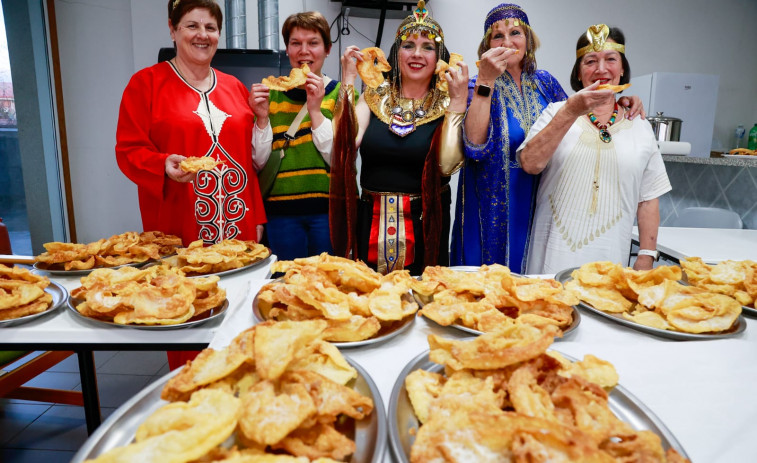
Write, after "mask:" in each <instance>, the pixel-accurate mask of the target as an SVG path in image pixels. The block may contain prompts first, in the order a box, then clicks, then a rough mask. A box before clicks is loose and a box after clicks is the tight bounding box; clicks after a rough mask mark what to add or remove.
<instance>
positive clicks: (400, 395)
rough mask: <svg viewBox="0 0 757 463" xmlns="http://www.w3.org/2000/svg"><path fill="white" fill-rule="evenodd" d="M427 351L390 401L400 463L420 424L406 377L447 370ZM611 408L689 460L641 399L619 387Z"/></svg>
mask: <svg viewBox="0 0 757 463" xmlns="http://www.w3.org/2000/svg"><path fill="white" fill-rule="evenodd" d="M562 355H563V356H564V357H565V358H566V359H568V360H571V361H576V359H575V358H573V357H571V356H569V355H565V354H562ZM428 356H429V351H426V352H424V353H422V354H420V355H418V356H417V357H415V358H414V359H413V360H411V361H410V363H408V364H407V366H405V368H404V369H403V370H402V372H401V373H400V375H399V377H398V378H397V381H396V382H395V383H394V387H393V388H392V395H391V397H390V399H389V418H388V421H389V447H390V448H391V449H392V453H393V454H394V457H395V458H396V460H397V461H398V462H400V463H409V462H410V449H411V448H412V446H413V442H415V434H416V433H415V431H417V430H418V428H419V427H420V422H419V421H418V419H417V418H416V417H415V412H414V411H413V406H412V404H411V403H410V398H409V397H408V395H407V390H406V389H405V378H407V375H409V374H410V373H411V372H413V371H415V370H419V369H423V370H426V371H431V372H434V373H443V372H444V367H443V366H442V365H439V364H437V363H434V362H431V361H430V360H429V358H428ZM608 405H609V407H610V410H612V412H613V413H614V414H615V416H617V417H618V418H619V419H621V420H623V421H625V422H626V423H628V424H630V425H631V427H633V428H634V429H636V430H649V431H652V432H654V433H655V434H657V435H658V436H660V439H661V440H662V446H663V447H664V448H666V449H667V448H671V447H672V448H674V449H676V450H677V451H678V453H680V454H681V455H682V456H683V457H685V458H688V456H687V454H686V451H685V450H684V449H683V447H682V446H681V444H680V443H679V442H678V440H677V439H676V438H675V436H674V435H673V433H672V432H671V431H670V430H669V429H668V428H667V427H666V426H665V424H664V423H663V422H662V421H661V420H660V419H659V418H658V417H657V416H656V415H655V414H654V413H653V412H652V411H651V410H650V409H649V408H647V406H646V405H644V403H642V402H641V401H640V400H639V399H637V398H636V397H634V396H633V395H632V394H631V393H630V392H628V391H627V390H626V389H625V388H624V387H623V386H620V385H617V386H615V388H613V390H612V391H611V392H610V396H609V401H608Z"/></svg>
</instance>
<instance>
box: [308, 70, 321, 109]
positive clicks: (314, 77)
mask: <svg viewBox="0 0 757 463" xmlns="http://www.w3.org/2000/svg"><path fill="white" fill-rule="evenodd" d="M305 93H306V94H307V99H308V102H307V106H308V112H311V113H312V112H314V111H320V110H321V102H323V97H324V95H326V88H325V85H324V83H323V77H321V76H319V75H318V74H315V73H313V72H310V73H308V76H307V80H305Z"/></svg>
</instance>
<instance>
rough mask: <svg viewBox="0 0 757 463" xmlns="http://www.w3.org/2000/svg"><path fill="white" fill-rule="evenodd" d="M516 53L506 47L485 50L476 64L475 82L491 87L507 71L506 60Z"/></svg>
mask: <svg viewBox="0 0 757 463" xmlns="http://www.w3.org/2000/svg"><path fill="white" fill-rule="evenodd" d="M517 52H518V50H515V49H512V48H506V47H494V48H490V49H488V50H486V51H485V52H484V54H483V55H481V60H480V61H479V63H478V79H477V80H476V81H477V82H481V83H484V84H487V85H491V84H492V83H493V82H494V80H495V79H496V78H497V77H499V76H501V75H502V74H503V73H504V72H505V70H506V69H507V60H508V58H510V57H511V56H513V55H514V54H515V53H517Z"/></svg>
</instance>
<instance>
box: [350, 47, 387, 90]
mask: <svg viewBox="0 0 757 463" xmlns="http://www.w3.org/2000/svg"><path fill="white" fill-rule="evenodd" d="M360 53H362V55H363V61H358V63H357V73H358V74H360V79H361V80H362V81H363V83H364V84H365V85H367V86H368V87H370V88H377V87H378V86H379V85H381V84H382V83H383V82H384V74H382V73H384V72H389V71H390V70H391V69H392V67H391V66H390V65H389V62H388V61H387V60H386V56H385V55H384V52H383V50H381V49H380V48H379V47H368V48H364V49H362V50H360Z"/></svg>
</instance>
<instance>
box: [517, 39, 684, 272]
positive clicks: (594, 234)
mask: <svg viewBox="0 0 757 463" xmlns="http://www.w3.org/2000/svg"><path fill="white" fill-rule="evenodd" d="M630 78H631V70H630V66H629V64H628V60H627V59H626V56H625V37H624V36H623V33H622V32H621V31H620V30H619V29H617V28H609V27H608V26H606V25H604V24H600V25H595V26H591V27H590V28H589V30H588V31H587V32H586V34H584V35H582V36H581V37H580V38H579V40H578V43H577V45H576V63H575V66H574V68H573V72H572V74H571V86H572V87H573V89H574V90H576V91H577V93H575V94H574V95H572V96H571V97H570V98H568V100H567V101H565V102H560V103H552V104H550V105H549V106H548V107H547V108H546V109H545V111H544V112H543V113H542V115H541V117H539V119H538V120H537V121H536V123H535V124H534V126H533V127H532V128H531V131H530V133H529V135H528V137H527V138H526V140H525V141H524V142H523V144H522V145H521V146H520V148H519V149H518V156H519V161H520V163H521V165H522V166H523V169H524V170H525V171H526V172H528V173H531V174H539V173H541V174H542V177H541V181H540V183H539V191H538V193H537V199H536V213H535V216H534V224H533V227H532V233H531V240H530V241H531V244H530V249H529V257H528V265H527V271H528V273H556V272H559V271H560V270H563V269H565V268H568V267H575V266H580V265H582V264H584V263H587V262H593V261H600V260H602V261H612V262H616V263H619V264H623V265H625V264H627V263H628V256H629V252H630V247H631V231H632V228H633V224H634V217H636V218H637V219H638V226H639V236H640V244H641V249H648V250H654V249H655V248H656V245H657V229H658V227H659V223H660V211H659V200H658V198H659V197H660V196H662V195H663V194H665V193H666V192H668V191H670V190H671V186H670V181H669V180H668V176H667V173H666V172H665V164H664V163H663V161H662V156H661V155H660V151H659V149H658V147H657V143H656V140H655V137H654V133H653V132H652V127H651V126H650V124H649V122H647V121H645V120H641V119H635V120H628V119H626V118H625V117H623V111H624V109H623V108H622V107H619V106H618V104H617V102H616V99H615V98H616V97H615V91H617V90H613V89H602V87H600V85H619V84H625V83H627V82H628V81H629V80H630ZM650 254H651V253H650ZM652 264H653V258H652V257H651V256H649V255H640V256H639V258H638V259H637V260H636V263H635V264H634V268H636V269H649V268H652Z"/></svg>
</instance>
